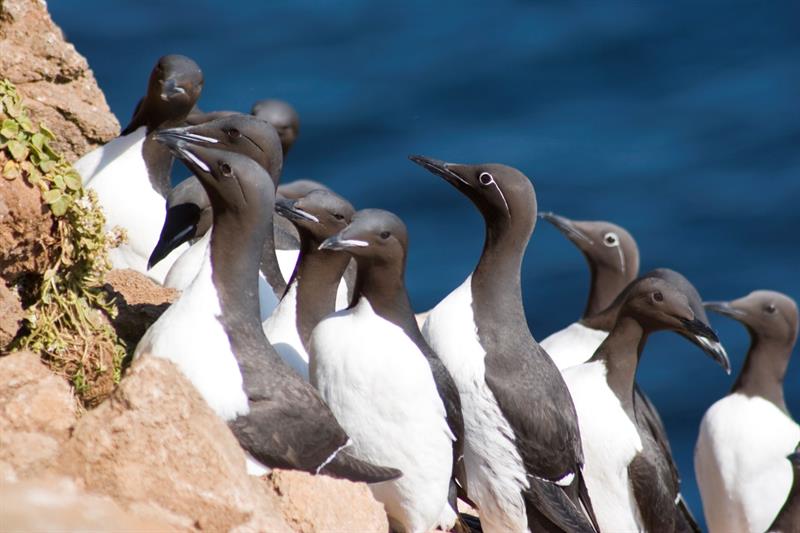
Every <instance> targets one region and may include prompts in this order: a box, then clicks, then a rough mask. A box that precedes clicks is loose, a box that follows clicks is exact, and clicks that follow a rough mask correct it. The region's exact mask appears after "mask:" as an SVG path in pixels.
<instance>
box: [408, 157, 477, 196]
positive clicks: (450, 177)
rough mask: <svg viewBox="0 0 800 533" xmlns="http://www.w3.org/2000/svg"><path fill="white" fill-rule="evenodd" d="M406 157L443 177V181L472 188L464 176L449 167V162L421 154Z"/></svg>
mask: <svg viewBox="0 0 800 533" xmlns="http://www.w3.org/2000/svg"><path fill="white" fill-rule="evenodd" d="M408 158H409V159H410V160H411V161H413V162H414V163H416V164H418V165H419V166H421V167H422V168H424V169H426V170H427V171H428V172H430V173H432V174H436V175H437V176H439V177H440V178H444V180H445V181H447V182H449V183H450V184H452V185H454V186H456V187H459V188H461V187H467V188H470V189H471V188H472V186H471V185H470V184H469V183H468V182H467V181H466V180H465V179H464V178H462V177H461V176H459V175H458V174H456V173H455V172H453V171H452V170H451V169H450V163H446V162H444V161H440V160H439V159H431V158H430V157H425V156H421V155H410V156H408Z"/></svg>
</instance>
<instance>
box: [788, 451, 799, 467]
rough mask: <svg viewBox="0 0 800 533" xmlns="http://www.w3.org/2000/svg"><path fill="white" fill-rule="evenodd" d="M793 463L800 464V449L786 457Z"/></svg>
mask: <svg viewBox="0 0 800 533" xmlns="http://www.w3.org/2000/svg"><path fill="white" fill-rule="evenodd" d="M786 458H787V459H789V460H790V461H791V462H792V463H795V464H800V449H798V450H795V451H794V452H792V453H790V454H789V455H787V456H786Z"/></svg>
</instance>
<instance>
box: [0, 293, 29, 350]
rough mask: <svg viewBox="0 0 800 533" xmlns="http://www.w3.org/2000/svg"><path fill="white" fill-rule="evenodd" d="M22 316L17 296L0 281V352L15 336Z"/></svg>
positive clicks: (22, 312) (23, 313)
mask: <svg viewBox="0 0 800 533" xmlns="http://www.w3.org/2000/svg"><path fill="white" fill-rule="evenodd" d="M24 316H25V312H24V311H23V310H22V303H21V302H20V301H19V294H18V293H17V291H16V290H13V289H9V288H8V287H7V286H6V284H5V283H4V282H3V280H0V351H2V349H3V347H4V346H6V345H7V344H8V343H9V342H11V340H12V339H13V338H14V336H15V335H16V334H17V331H18V330H19V327H20V322H21V320H22V319H23V317H24Z"/></svg>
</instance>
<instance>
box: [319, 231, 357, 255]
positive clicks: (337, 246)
mask: <svg viewBox="0 0 800 533" xmlns="http://www.w3.org/2000/svg"><path fill="white" fill-rule="evenodd" d="M366 246H369V243H368V242H366V241H361V240H358V239H344V238H342V234H341V233H339V234H338V235H334V236H333V237H328V238H327V239H325V240H324V241H322V244H320V245H319V249H320V250H336V251H339V250H348V249H351V248H364V247H366Z"/></svg>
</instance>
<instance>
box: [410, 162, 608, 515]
mask: <svg viewBox="0 0 800 533" xmlns="http://www.w3.org/2000/svg"><path fill="white" fill-rule="evenodd" d="M411 160H412V161H414V162H415V163H417V164H419V165H421V166H423V167H424V168H426V169H427V170H429V171H430V172H432V173H434V174H436V175H438V176H440V177H442V178H444V179H445V180H446V181H447V182H448V183H450V184H451V185H453V186H455V187H456V188H457V189H458V190H459V191H460V192H462V193H463V194H465V195H466V196H467V197H468V198H469V199H470V200H471V201H472V202H473V204H475V206H476V207H477V208H478V210H479V211H480V212H481V214H482V215H483V218H484V221H485V225H486V239H485V243H484V248H483V252H482V254H481V258H480V260H479V262H478V265H477V267H476V268H475V271H474V272H473V273H472V274H471V275H470V276H469V277H468V278H467V280H466V281H465V282H464V283H463V284H462V285H461V286H460V287H459V288H457V289H456V290H454V291H453V292H452V293H450V295H449V296H447V297H446V298H445V299H444V300H442V302H440V303H439V304H438V305H437V306H436V307H434V309H433V310H432V311H431V312H430V314H429V315H428V318H427V320H426V322H425V325H424V327H423V334H424V336H425V339H426V340H427V341H428V343H429V344H430V346H431V348H433V350H434V352H435V353H437V354H438V355H439V357H440V358H441V360H442V362H443V363H444V365H445V366H446V367H447V370H449V372H450V374H451V375H452V376H453V379H454V380H455V383H456V386H457V387H458V390H459V392H460V394H461V401H462V408H463V413H464V422H465V428H466V439H465V447H464V463H465V466H466V473H467V487H466V489H467V494H468V495H469V497H470V499H472V501H474V502H475V503H476V504H477V505H478V507H479V509H480V514H481V524H482V526H483V528H484V529H485V530H487V531H526V530H531V531H539V530H547V531H555V530H565V531H594V530H595V529H596V527H595V525H594V524H593V521H594V519H593V512H592V506H591V501H590V500H589V496H588V492H587V490H586V485H585V483H584V481H583V475H582V473H581V467H582V464H583V452H582V450H581V441H580V430H579V429H578V420H577V415H576V413H575V407H574V406H573V404H572V399H571V398H570V396H569V391H568V390H567V387H566V385H565V383H564V380H563V379H562V378H561V375H560V374H559V372H558V369H557V368H556V366H555V365H554V364H553V361H552V360H551V359H550V357H549V356H548V355H547V354H546V353H545V351H544V350H542V348H541V347H540V346H539V345H538V344H537V343H536V341H535V340H534V338H533V336H532V335H531V333H530V330H529V329H528V326H527V322H526V319H525V312H524V309H523V306H522V291H521V280H520V277H521V266H522V256H523V254H524V252H525V248H526V246H527V243H528V241H529V239H530V236H531V234H532V233H533V228H534V226H535V224H536V193H535V192H534V189H533V185H532V184H531V182H530V180H529V179H528V178H527V177H526V176H525V175H524V174H522V173H521V172H520V171H518V170H516V169H514V168H511V167H508V166H505V165H498V164H483V165H460V164H453V163H445V162H444V161H437V160H433V159H429V158H426V157H421V156H412V157H411Z"/></svg>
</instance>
